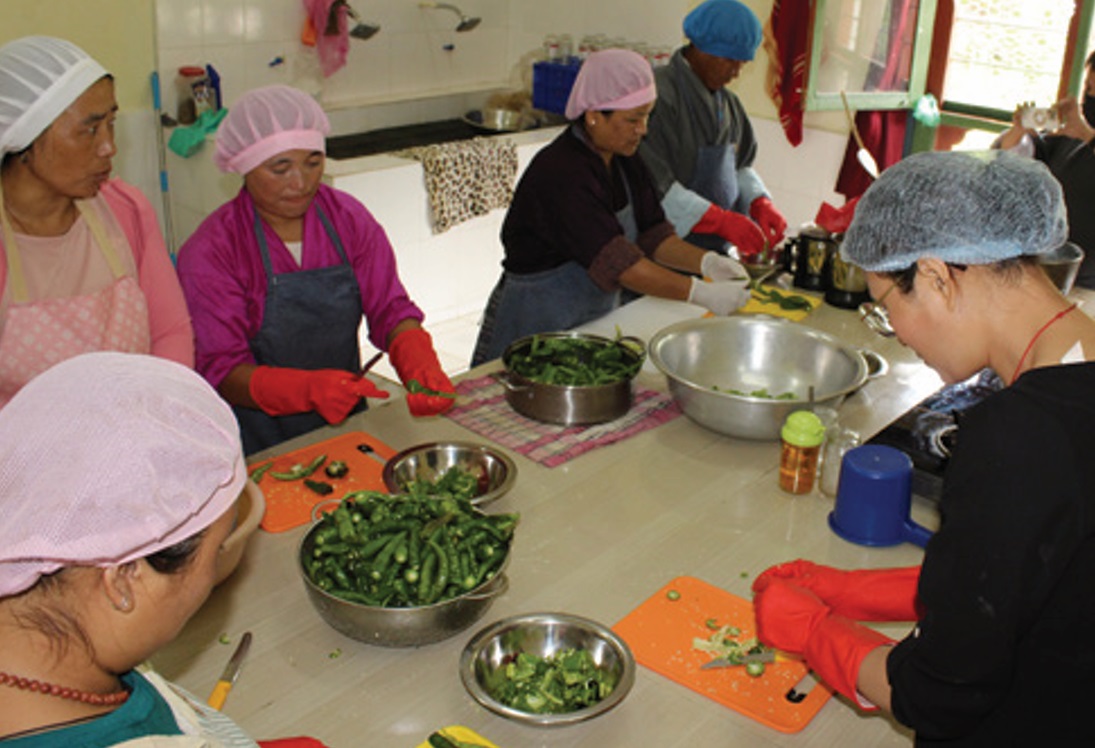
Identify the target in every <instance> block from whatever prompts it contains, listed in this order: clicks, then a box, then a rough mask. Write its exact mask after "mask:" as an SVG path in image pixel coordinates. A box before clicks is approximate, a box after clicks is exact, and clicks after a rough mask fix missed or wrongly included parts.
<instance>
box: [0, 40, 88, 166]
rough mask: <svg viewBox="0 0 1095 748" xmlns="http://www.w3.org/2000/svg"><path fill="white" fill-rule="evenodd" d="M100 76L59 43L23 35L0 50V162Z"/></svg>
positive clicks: (75, 52) (77, 53)
mask: <svg viewBox="0 0 1095 748" xmlns="http://www.w3.org/2000/svg"><path fill="white" fill-rule="evenodd" d="M104 75H107V72H106V70H104V69H103V66H102V65H100V64H99V63H98V62H96V61H95V60H93V59H92V58H91V57H89V56H88V54H87V52H85V51H84V50H82V49H80V48H79V47H77V46H76V45H75V44H72V43H71V42H67V41H65V40H64V39H55V38H53V37H51V36H25V37H23V38H21V39H16V40H14V41H11V42H8V43H7V44H5V45H4V46H2V47H0V157H2V156H3V155H4V154H5V153H11V152H18V151H21V150H23V149H24V148H26V147H27V146H29V145H30V144H31V143H33V142H34V139H35V138H37V137H38V136H39V135H41V134H42V133H43V132H44V131H45V130H46V128H47V127H49V126H50V125H51V124H53V121H54V120H55V119H57V118H58V117H59V116H60V115H61V114H62V113H63V112H64V111H65V110H66V109H68V108H69V107H70V106H71V105H72V102H74V101H76V99H78V98H80V95H81V94H83V93H84V91H86V90H88V89H89V88H90V87H91V85H92V84H93V83H95V82H96V81H98V80H99V79H100V78H102V77H103V76H104Z"/></svg>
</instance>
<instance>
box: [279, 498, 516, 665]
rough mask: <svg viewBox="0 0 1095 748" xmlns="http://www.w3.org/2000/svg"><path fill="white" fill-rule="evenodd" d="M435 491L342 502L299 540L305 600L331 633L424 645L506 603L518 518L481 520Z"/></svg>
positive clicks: (464, 504) (464, 503) (466, 504)
mask: <svg viewBox="0 0 1095 748" xmlns="http://www.w3.org/2000/svg"><path fill="white" fill-rule="evenodd" d="M438 486H442V488H437V487H436V486H435V487H434V488H432V489H430V490H424V489H423V488H422V486H421V485H420V486H417V487H412V489H411V491H410V492H409V493H398V494H386V493H381V492H377V491H356V492H353V493H350V494H348V495H347V496H345V497H344V498H343V499H341V500H339V501H333V502H329V503H328V504H334V509H333V510H331V511H327V512H325V513H321V514H320V516H319V518H318V519H317V520H316V522H315V523H314V524H313V525H312V527H311V528H310V529H309V530H308V532H307V533H306V534H305V535H304V537H303V539H302V540H301V543H300V546H299V550H298V565H299V569H300V573H301V578H302V579H303V581H304V587H305V591H306V592H307V594H308V599H309V601H310V602H311V603H312V606H313V607H314V608H315V609H316V612H317V613H319V615H320V617H321V618H322V619H323V620H324V621H325V622H326V623H327V624H329V625H330V626H331V627H332V628H334V629H335V630H336V631H338V632H340V633H342V634H344V635H345V636H348V637H350V638H352V639H356V640H358V641H362V642H365V643H368V644H376V645H379V646H384V647H417V646H422V645H424V644H431V643H433V642H437V641H441V640H443V639H447V638H449V637H451V636H453V635H454V634H457V633H459V632H460V631H463V630H464V629H466V628H467V627H468V626H470V625H471V624H472V623H474V622H475V621H477V620H478V619H479V618H481V617H482V616H483V614H484V613H486V611H487V609H488V608H489V607H490V605H491V604H492V603H493V602H494V600H495V599H496V598H497V597H499V596H500V595H502V594H503V593H505V591H506V590H507V588H508V580H507V578H506V575H505V570H506V566H507V564H508V562H509V556H510V548H511V545H512V542H513V534H514V530H515V528H516V526H517V522H518V515H517V514H484V513H483V512H481V511H479V510H478V509H477V508H476V507H475V506H473V505H472V504H471V502H470V501H469V500H468V499H467V498H466V497H463V496H457V495H453V494H452V493H450V492H449V491H447V490H445V489H444V488H443V486H444V483H443V481H440V480H439V481H438ZM321 508H322V507H321Z"/></svg>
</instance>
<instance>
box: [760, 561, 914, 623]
mask: <svg viewBox="0 0 1095 748" xmlns="http://www.w3.org/2000/svg"><path fill="white" fill-rule="evenodd" d="M777 579H780V580H784V581H788V582H792V583H794V584H796V585H798V586H799V587H803V588H805V589H808V590H810V591H811V592H813V593H814V594H815V595H817V596H818V597H819V598H821V600H822V601H823V602H824V603H825V604H826V605H828V606H829V607H830V608H832V609H833V612H834V613H837V614H838V615H842V616H845V617H847V618H851V619H852V620H855V621H915V620H917V619H919V618H920V611H919V609H918V603H917V596H916V593H917V585H918V583H919V580H920V567H919V566H910V567H905V568H898V569H857V570H854V571H842V570H840V569H834V568H833V567H831V566H822V565H820V564H815V563H812V562H810V561H804V560H802V559H799V560H797V561H789V562H787V563H784V564H778V565H776V566H773V567H771V568H770V569H767V570H766V571H764V572H762V573H761V575H760V576H758V577H757V578H756V580H755V581H754V582H753V592H754V593H757V592H760V591H762V590H763V589H764V588H765V587H767V586H768V585H769V584H771V582H772V581H774V580H777Z"/></svg>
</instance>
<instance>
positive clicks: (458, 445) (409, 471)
mask: <svg viewBox="0 0 1095 748" xmlns="http://www.w3.org/2000/svg"><path fill="white" fill-rule="evenodd" d="M451 468H459V469H460V470H463V471H465V472H468V473H471V474H472V475H474V476H476V478H477V479H478V481H479V492H478V494H477V495H476V496H475V498H473V499H472V500H471V503H472V504H473V505H474V506H476V507H479V508H482V507H484V506H486V505H487V504H490V503H491V502H492V501H497V500H498V499H500V498H502V496H503V495H504V494H505V493H506V492H507V491H509V490H510V489H511V488H513V484H514V482H515V481H516V480H517V465H515V464H514V462H513V460H512V459H510V457H509V456H508V455H507V454H506V453H505V452H503V451H502V450H500V449H495V448H494V447H488V446H486V445H485V444H476V443H474V442H459V441H452V442H426V443H425V444H416V445H415V446H413V447H408V448H407V449H404V450H403V451H402V452H400V453H399V454H397V455H396V456H395V457H392V458H391V459H390V460H388V461H387V462H386V463H385V464H384V471H383V477H384V485H385V486H387V487H388V490H389V491H391V492H392V493H403V492H405V491H406V490H407V487H408V486H410V485H411V484H412V483H413V482H414V481H415V480H419V479H420V480H428V481H437V480H438V479H439V478H441V476H443V475H444V474H445V473H446V472H448V471H449V470H450V469H451Z"/></svg>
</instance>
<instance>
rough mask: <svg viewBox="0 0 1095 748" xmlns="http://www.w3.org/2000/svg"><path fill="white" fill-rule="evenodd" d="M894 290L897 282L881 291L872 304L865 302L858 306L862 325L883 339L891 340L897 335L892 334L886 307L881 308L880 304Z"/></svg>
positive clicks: (892, 330)
mask: <svg viewBox="0 0 1095 748" xmlns="http://www.w3.org/2000/svg"><path fill="white" fill-rule="evenodd" d="M895 288H897V281H893V282H892V283H890V287H889V288H887V289H886V290H885V291H883V292H882V295H881V296H879V297H878V298H877V299H876V300H875V301H874V302H873V303H872V302H870V301H867V302H864V303H862V304H860V305H859V318H860V319H861V320H863V324H865V325H867V327H869V328H871V329H872V330H874V331H875V332H876V333H878V334H879V335H881V336H882V337H884V338H892V337H894V336H895V335H896V334H897V333H896V332H894V329H893V325H891V324H890V315H889V314H888V313H887V312H886V307H884V306H882V302H883V301H885V300H886V297H887V296H889V295H890V292H891V291H893V290H894V289H895Z"/></svg>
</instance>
